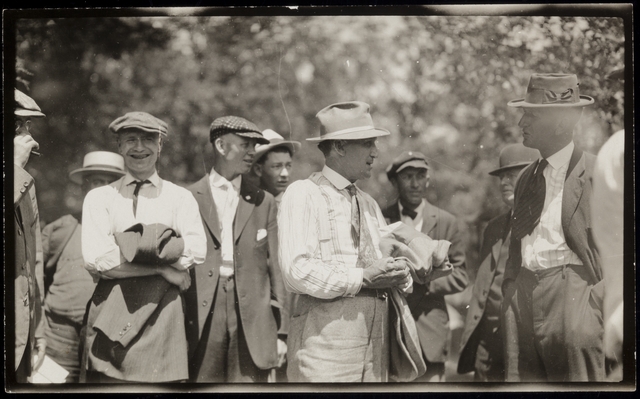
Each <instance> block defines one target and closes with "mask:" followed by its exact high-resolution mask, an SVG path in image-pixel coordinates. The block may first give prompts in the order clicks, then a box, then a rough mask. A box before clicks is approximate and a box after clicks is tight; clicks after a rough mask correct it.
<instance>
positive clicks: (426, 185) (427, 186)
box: [424, 171, 431, 188]
mask: <svg viewBox="0 0 640 399" xmlns="http://www.w3.org/2000/svg"><path fill="white" fill-rule="evenodd" d="M430 182H431V176H429V171H427V182H426V183H425V185H424V187H425V188H429V183H430Z"/></svg>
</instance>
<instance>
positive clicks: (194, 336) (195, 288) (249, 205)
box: [185, 116, 286, 382]
mask: <svg viewBox="0 0 640 399" xmlns="http://www.w3.org/2000/svg"><path fill="white" fill-rule="evenodd" d="M209 139H210V141H211V144H212V145H213V168H212V169H211V172H210V173H209V174H207V175H205V176H204V177H203V178H202V179H201V180H200V181H198V182H197V183H195V184H193V185H192V186H190V187H189V190H191V192H192V193H193V195H194V197H195V198H196V201H197V202H198V205H199V207H200V215H201V217H202V220H203V221H204V224H205V226H206V227H207V234H206V235H207V258H206V260H205V263H204V265H203V267H199V268H196V269H195V270H193V271H192V282H193V284H192V285H191V288H190V289H189V290H188V291H187V293H186V294H185V297H186V299H187V321H188V323H187V333H188V340H189V374H190V379H191V380H192V381H194V382H267V378H268V376H269V372H270V369H272V368H275V367H277V366H278V363H279V362H281V361H282V359H283V357H284V351H285V349H284V348H286V345H285V343H284V341H283V340H281V339H280V338H278V334H284V331H283V330H282V324H281V323H280V318H281V317H280V315H281V312H280V310H281V309H282V308H283V307H284V303H285V291H284V285H283V281H282V276H281V274H280V268H279V266H278V262H277V255H276V254H277V253H278V241H277V237H278V230H277V224H276V215H277V207H276V203H275V200H274V198H273V195H271V194H270V193H268V192H266V191H264V190H261V189H259V188H258V187H256V186H254V185H252V184H250V183H249V182H248V181H247V179H245V178H243V176H242V174H244V173H247V172H248V171H249V169H250V168H251V165H252V163H253V157H254V156H255V153H256V151H255V145H256V143H259V144H268V143H269V141H268V140H267V139H265V138H264V137H263V135H262V133H261V131H260V130H258V128H257V127H256V125H255V124H254V123H252V122H250V121H248V120H246V119H244V118H241V117H237V116H223V117H220V118H217V119H215V120H214V121H213V123H212V124H211V128H210V135H209Z"/></svg>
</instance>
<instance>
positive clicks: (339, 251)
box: [278, 166, 386, 299]
mask: <svg viewBox="0 0 640 399" xmlns="http://www.w3.org/2000/svg"><path fill="white" fill-rule="evenodd" d="M321 173H322V178H323V182H324V183H325V184H322V185H321V186H318V185H317V184H316V183H314V182H313V181H311V180H309V179H305V180H299V181H296V182H294V183H292V184H291V185H290V186H289V187H288V188H287V190H286V191H285V193H284V196H283V197H282V203H281V205H280V210H279V212H278V231H279V234H278V237H279V242H280V267H281V268H282V273H283V277H284V281H285V286H286V288H287V290H289V291H291V292H295V293H298V294H308V295H311V296H314V297H317V298H323V299H330V298H336V297H342V296H347V297H349V296H354V295H355V294H357V293H358V292H359V291H360V288H361V287H362V273H363V269H361V268H357V267H356V262H357V260H358V243H357V242H355V241H354V240H353V237H352V234H351V196H350V195H349V192H348V191H347V190H346V187H347V186H349V185H350V184H351V183H350V182H349V181H348V180H347V179H345V178H344V177H343V176H341V175H340V174H338V173H337V172H335V171H334V170H332V169H331V168H329V167H328V166H325V167H324V169H322V172H321ZM318 190H320V193H321V195H318ZM358 190H360V189H358ZM360 193H361V194H362V198H363V199H364V201H363V202H364V203H363V204H361V206H362V207H363V210H364V215H365V218H366V221H367V226H368V228H369V231H370V233H371V239H372V241H373V245H374V248H375V250H376V255H377V257H378V259H380V258H382V254H381V253H380V249H379V248H378V245H379V243H380V233H379V229H380V227H383V226H386V222H385V220H384V217H383V216H382V212H381V211H380V207H379V206H378V204H377V203H376V202H375V201H374V200H373V198H371V196H369V195H368V194H366V193H364V192H362V191H360ZM319 201H326V208H327V213H328V217H329V225H330V229H331V234H330V240H331V248H332V250H331V261H330V262H329V263H326V262H324V261H323V260H322V257H321V252H320V241H319V240H320V237H319V231H320V224H319V218H326V217H327V215H323V214H320V209H321V205H319Z"/></svg>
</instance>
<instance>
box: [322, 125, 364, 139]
mask: <svg viewBox="0 0 640 399" xmlns="http://www.w3.org/2000/svg"><path fill="white" fill-rule="evenodd" d="M373 129H375V127H374V126H370V125H367V126H356V127H350V128H348V129H342V130H336V131H335V132H331V133H327V134H325V135H324V136H322V138H323V139H330V138H334V137H336V136H340V135H342V134H345V133H353V132H361V131H364V130H373Z"/></svg>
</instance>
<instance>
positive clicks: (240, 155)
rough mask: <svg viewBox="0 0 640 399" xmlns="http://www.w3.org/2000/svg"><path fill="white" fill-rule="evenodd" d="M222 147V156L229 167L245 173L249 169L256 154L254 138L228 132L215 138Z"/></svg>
mask: <svg viewBox="0 0 640 399" xmlns="http://www.w3.org/2000/svg"><path fill="white" fill-rule="evenodd" d="M218 140H220V141H219V144H220V146H221V148H222V151H223V152H222V157H223V158H224V160H225V163H226V164H227V166H228V167H230V168H229V169H230V170H232V171H233V172H235V173H237V174H240V175H241V174H245V173H247V172H248V171H249V170H250V169H251V164H252V163H253V156H254V155H255V154H256V150H255V148H254V147H255V146H256V139H253V138H247V137H243V136H238V135H237V134H233V133H229V134H225V135H224V136H222V137H219V138H217V139H216V142H218Z"/></svg>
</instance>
